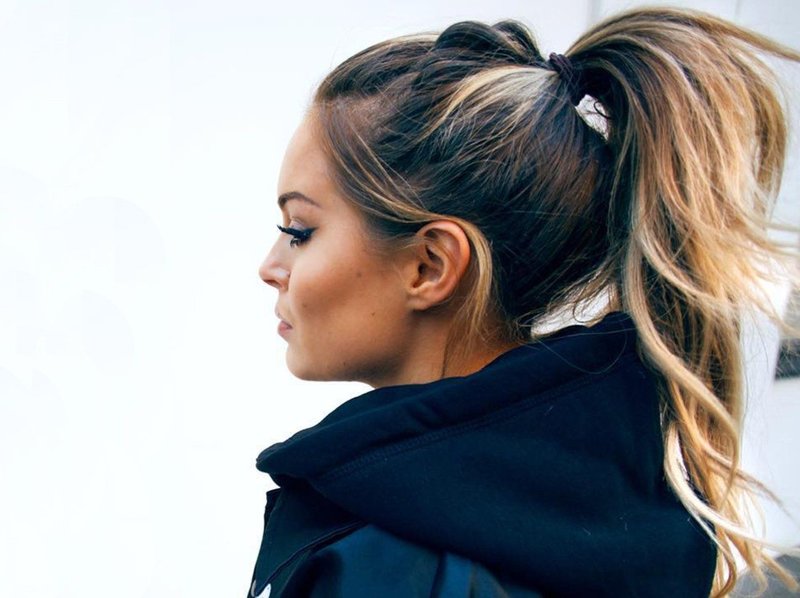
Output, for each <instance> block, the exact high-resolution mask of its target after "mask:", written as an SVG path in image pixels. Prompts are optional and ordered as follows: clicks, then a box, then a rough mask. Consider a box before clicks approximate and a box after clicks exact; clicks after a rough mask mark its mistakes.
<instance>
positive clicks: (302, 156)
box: [278, 116, 336, 203]
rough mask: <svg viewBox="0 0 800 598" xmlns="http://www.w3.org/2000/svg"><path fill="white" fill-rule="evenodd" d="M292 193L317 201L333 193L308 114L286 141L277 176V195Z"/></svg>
mask: <svg viewBox="0 0 800 598" xmlns="http://www.w3.org/2000/svg"><path fill="white" fill-rule="evenodd" d="M292 193H300V194H302V195H305V196H306V197H311V198H314V200H315V201H317V203H322V202H324V199H325V198H327V197H330V196H331V195H336V188H335V187H334V184H333V180H332V179H331V177H330V170H329V168H328V160H327V157H326V156H325V154H324V152H323V151H322V147H321V146H320V144H319V142H318V141H317V139H316V135H315V132H314V122H313V119H312V118H311V117H310V116H307V117H306V118H304V119H303V121H302V122H301V123H300V125H299V126H298V127H297V130H295V132H294V135H293V136H292V138H291V140H290V141H289V145H288V146H287V147H286V152H285V154H284V157H283V163H282V164H281V170H280V175H279V176H278V195H279V196H285V197H292V196H291V194H292Z"/></svg>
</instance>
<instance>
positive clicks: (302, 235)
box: [278, 224, 316, 247]
mask: <svg viewBox="0 0 800 598" xmlns="http://www.w3.org/2000/svg"><path fill="white" fill-rule="evenodd" d="M278 230H279V231H281V232H282V233H286V234H287V235H291V236H292V238H291V239H290V240H289V246H290V247H296V246H297V245H301V244H302V243H305V242H306V241H308V240H309V239H310V238H311V233H313V232H314V231H315V230H316V229H313V228H302V229H301V228H292V227H291V226H281V225H280V224H279V225H278Z"/></svg>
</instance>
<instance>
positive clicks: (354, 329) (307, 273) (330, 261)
mask: <svg viewBox="0 0 800 598" xmlns="http://www.w3.org/2000/svg"><path fill="white" fill-rule="evenodd" d="M313 123H314V121H313V118H311V117H308V118H306V120H305V121H304V122H303V123H302V124H301V125H300V127H299V128H298V129H297V131H296V133H295V135H294V137H293V138H292V140H291V142H290V143H289V146H288V148H287V150H286V154H285V157H284V160H283V164H282V167H281V171H280V176H279V182H278V195H279V206H280V210H281V214H282V223H281V224H280V226H281V228H282V232H281V233H280V234H279V237H278V239H277V241H276V242H275V245H274V246H273V247H272V250H271V251H270V252H269V254H268V255H267V257H266V259H265V260H264V262H263V263H262V265H261V267H260V269H259V275H260V276H261V278H262V280H264V282H266V283H267V284H269V285H271V286H273V287H274V288H275V289H277V291H278V300H277V304H276V314H277V316H278V318H279V319H280V324H279V328H278V333H279V334H280V335H281V336H282V337H283V338H284V339H285V340H286V342H287V344H288V346H287V353H286V360H287V365H288V367H289V369H290V371H291V372H292V373H293V374H294V375H296V376H297V377H299V378H303V379H306V380H360V381H364V382H367V383H369V384H372V385H373V386H379V385H382V384H385V383H389V382H390V381H392V380H395V379H396V378H397V376H398V375H399V372H400V371H402V369H403V368H404V367H405V361H406V358H407V357H408V355H407V351H406V349H407V347H408V346H409V343H410V342H411V339H410V328H411V326H410V320H409V318H411V317H412V315H411V312H410V310H409V309H408V306H407V302H406V296H405V293H404V290H403V285H402V280H401V277H400V274H399V272H398V269H397V268H396V267H395V266H396V262H395V261H394V260H393V259H392V257H393V256H392V255H391V254H387V251H386V248H385V247H378V246H376V245H375V242H374V241H373V242H370V238H371V237H370V235H369V234H368V232H367V229H366V225H365V222H364V220H363V218H362V216H361V215H360V213H359V212H358V211H357V210H356V209H355V208H354V207H353V206H352V204H350V203H349V202H348V201H347V200H346V199H345V198H343V197H342V196H341V194H340V193H339V191H338V190H337V189H336V187H335V186H334V183H333V180H332V178H331V176H330V174H329V168H328V163H327V158H326V156H325V155H324V153H323V151H322V149H321V147H320V146H319V144H318V143H317V141H316V139H315V137H314V126H313ZM395 257H396V256H395Z"/></svg>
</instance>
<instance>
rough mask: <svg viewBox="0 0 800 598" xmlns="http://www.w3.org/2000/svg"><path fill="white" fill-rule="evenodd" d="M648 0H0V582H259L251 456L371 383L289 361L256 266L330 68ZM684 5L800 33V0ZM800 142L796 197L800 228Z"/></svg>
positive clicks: (193, 588) (790, 534) (788, 450)
mask: <svg viewBox="0 0 800 598" xmlns="http://www.w3.org/2000/svg"><path fill="white" fill-rule="evenodd" d="M632 4H635V3H626V2H616V1H592V0H560V1H559V2H545V1H539V0H525V1H522V0H519V1H512V0H501V1H498V2H491V3H490V2H488V1H486V0H481V1H475V0H468V1H461V2H444V1H438V0H425V1H421V0H406V1H404V2H402V3H401V2H392V3H390V2H374V1H368V0H361V1H357V0H337V1H336V2H325V3H322V2H320V3H316V4H314V3H309V2H302V3H301V2H286V3H280V4H277V3H268V2H247V1H244V0H229V1H227V2H216V3H215V2H189V1H186V2H180V1H178V0H173V1H166V0H165V1H154V0H152V1H150V0H135V1H134V0H131V1H129V2H120V1H112V0H97V1H95V2H92V1H89V0H76V1H71V2H66V1H61V2H59V1H55V0H51V1H47V0H42V1H28V2H22V1H20V2H13V1H11V2H9V1H0V595H2V596H22V595H31V594H35V595H38V596H59V597H86V596H101V595H103V596H105V595H114V596H116V597H117V598H128V597H139V596H158V597H160V596H170V597H174V596H194V597H196V596H208V597H219V596H243V595H244V594H245V592H246V591H247V588H248V585H249V581H250V575H251V572H252V568H253V565H254V562H255V557H256V553H257V550H258V545H259V542H260V537H261V525H262V519H261V518H262V512H263V507H264V493H265V492H266V490H267V489H268V488H270V487H271V484H270V482H269V480H268V478H267V476H265V475H264V474H262V473H260V472H258V471H257V470H256V469H255V467H254V462H255V457H256V455H257V454H258V453H259V452H260V451H261V450H262V449H263V448H264V447H266V446H268V445H269V444H272V443H274V442H276V441H279V440H282V439H284V438H285V437H287V436H288V435H290V434H291V433H292V432H294V431H296V430H297V429H299V428H302V427H306V426H309V425H312V424H313V423H315V422H316V421H317V420H318V419H319V418H321V417H322V416H323V415H324V414H325V413H327V412H328V411H329V410H330V409H332V408H333V407H335V406H336V405H338V404H339V403H340V402H342V401H343V400H345V399H346V398H348V397H350V396H352V395H353V394H355V393H359V392H361V391H363V390H365V389H366V388H365V387H363V386H359V385H354V384H333V383H328V384H324V385H320V384H312V383H305V382H298V381H296V380H294V379H292V377H291V376H290V375H289V374H288V373H287V372H286V371H285V368H284V364H283V344H282V341H281V340H280V338H278V337H277V335H276V333H275V328H276V324H277V321H276V320H275V318H274V316H273V314H272V310H273V304H274V299H275V296H274V291H273V290H272V289H270V288H268V287H266V286H265V285H264V284H263V283H261V282H260V280H259V279H258V276H257V268H258V265H259V262H260V260H261V259H262V257H263V255H264V254H265V253H266V251H267V250H268V248H269V246H270V245H271V243H272V242H273V241H274V238H275V224H276V223H277V222H278V211H277V208H276V206H275V184H276V178H277V172H278V168H279V164H280V160H281V157H282V152H283V148H284V146H285V144H286V142H287V141H288V139H289V137H290V135H291V132H292V130H293V128H294V127H295V126H296V124H297V123H298V122H299V120H300V118H301V115H302V113H303V111H304V109H305V108H306V106H307V102H308V100H309V97H310V94H311V91H312V90H313V88H314V86H315V84H316V83H317V82H318V81H319V80H320V79H321V77H322V76H323V75H324V74H325V73H326V72H327V71H328V70H329V69H330V68H332V67H333V66H335V64H337V63H338V62H339V61H340V60H342V59H344V58H346V57H347V56H349V55H350V54H352V53H353V52H355V51H357V50H359V49H361V48H363V47H364V46H366V45H367V44H370V43H372V42H375V41H378V40H380V39H384V38H386V37H388V36H391V35H396V34H401V33H411V32H417V31H420V30H433V29H441V28H443V27H445V26H446V25H448V24H450V23H451V22H454V21H456V20H461V19H468V18H469V19H479V20H488V21H496V20H499V19H501V18H507V17H512V18H518V19H521V20H523V21H526V22H528V23H529V24H530V25H532V26H533V27H534V29H535V30H536V31H537V33H538V35H539V38H540V42H541V47H542V51H543V53H544V54H545V55H547V54H548V53H549V52H551V51H560V52H563V51H565V50H566V49H567V47H568V46H569V44H570V43H571V42H572V41H573V40H574V39H575V38H576V37H577V36H578V35H579V34H580V33H581V32H582V31H583V30H584V29H585V28H586V27H587V26H588V25H589V24H590V23H591V22H593V21H594V20H596V19H597V18H599V17H601V16H603V15H605V14H607V13H608V12H610V11H614V10H617V9H619V8H623V7H625V6H630V5H632ZM684 4H685V5H691V6H692V7H695V8H701V9H705V10H709V11H711V12H714V13H716V14H718V15H721V16H724V17H727V18H730V19H734V20H737V21H738V22H740V23H742V24H745V25H747V26H750V27H754V28H756V29H758V30H759V31H762V32H765V33H768V34H770V35H772V36H774V37H776V38H777V39H779V40H780V41H783V42H785V43H789V44H797V40H796V32H797V31H798V30H800V2H798V1H796V0H784V1H778V0H775V1H772V2H768V1H757V0H739V1H738V2H737V1H734V0H728V1H723V0H720V1H711V0H705V1H694V2H685V3H684ZM490 5H491V6H490ZM785 72H786V74H787V76H788V78H789V80H790V81H791V80H794V81H800V79H798V70H797V69H785ZM794 97H795V101H796V100H797V97H798V96H797V95H795V96H794ZM795 154H796V152H795V151H794V150H793V152H792V155H793V156H794V155H795ZM793 160H794V162H793V163H792V170H790V172H789V174H788V175H787V183H786V186H785V189H784V193H783V195H782V197H781V206H780V207H779V211H780V213H781V214H782V215H783V216H784V217H786V218H788V219H789V220H791V221H793V222H794V223H795V224H798V223H800V211H798V199H797V193H796V192H797V190H798V188H800V185H798V171H797V168H796V158H794V157H793ZM770 334H771V333H770V332H769V331H768V330H767V331H766V332H765V333H764V335H762V336H760V337H758V338H757V339H756V340H755V341H753V342H752V343H751V345H752V348H753V364H755V365H753V366H751V372H752V377H751V387H752V389H753V393H752V394H753V395H754V402H753V409H752V414H751V416H750V420H751V426H750V434H749V436H748V442H747V453H746V462H747V463H748V464H749V465H750V466H751V467H752V469H753V470H755V472H756V473H757V474H758V475H760V476H762V477H764V478H765V479H767V481H768V482H769V483H771V484H772V485H773V487H774V488H775V489H776V490H777V491H778V492H779V494H781V496H782V497H783V498H784V499H785V501H786V503H787V506H788V507H789V509H790V510H793V511H794V512H795V513H800V479H799V478H800V475H798V473H797V465H796V462H797V457H796V456H797V454H798V451H800V443H799V442H798V440H797V430H798V429H800V405H798V399H799V397H798V395H800V392H798V388H799V387H798V383H797V382H792V383H783V384H781V385H780V386H777V387H775V388H770V383H771V382H770V381H771V370H770V361H771V360H772V359H773V358H774V347H775V344H774V338H773V337H772V336H770ZM758 339H761V340H758ZM762 345H763V347H764V348H763V349H762V348H761V347H762ZM759 360H760V361H759ZM768 515H769V522H770V524H771V527H770V528H769V535H770V537H771V538H774V539H776V540H779V541H783V542H791V543H797V542H798V540H800V532H798V528H797V527H795V526H792V525H791V524H790V523H789V522H788V520H787V519H786V518H785V517H782V516H780V515H779V514H778V513H777V512H776V511H775V510H774V509H772V510H770V511H768Z"/></svg>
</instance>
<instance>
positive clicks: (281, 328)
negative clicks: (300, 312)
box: [278, 321, 292, 336]
mask: <svg viewBox="0 0 800 598" xmlns="http://www.w3.org/2000/svg"><path fill="white" fill-rule="evenodd" d="M291 329H292V327H291V326H289V325H288V324H287V323H286V322H284V321H281V323H280V324H278V334H280V335H281V336H286V334H287V333H288V332H289V331H290V330H291Z"/></svg>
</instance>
